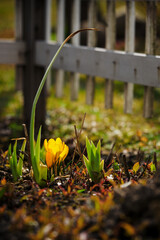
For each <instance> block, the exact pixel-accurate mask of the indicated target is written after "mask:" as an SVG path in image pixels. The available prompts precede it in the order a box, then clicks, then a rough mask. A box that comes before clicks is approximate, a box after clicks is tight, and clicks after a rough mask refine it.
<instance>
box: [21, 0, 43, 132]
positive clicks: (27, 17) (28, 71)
mask: <svg viewBox="0 0 160 240" xmlns="http://www.w3.org/2000/svg"><path fill="white" fill-rule="evenodd" d="M22 11H23V12H22V14H23V40H24V41H25V42H26V65H25V66H24V75H23V76H24V77H23V93H24V117H25V123H26V124H27V127H29V123H30V114H31V108H32V103H33V99H34V97H35V93H36V91H37V88H38V86H39V84H40V82H41V79H42V77H43V74H44V71H45V68H44V67H38V66H35V54H36V52H35V41H36V40H44V39H45V19H46V18H45V14H46V0H27V1H26V0H23V6H22ZM45 98H46V91H45V87H44V89H43V91H42V93H41V96H40V98H39V101H38V104H37V111H36V129H37V128H38V127H39V126H40V125H43V124H45V115H46V114H45V113H46V104H45Z"/></svg>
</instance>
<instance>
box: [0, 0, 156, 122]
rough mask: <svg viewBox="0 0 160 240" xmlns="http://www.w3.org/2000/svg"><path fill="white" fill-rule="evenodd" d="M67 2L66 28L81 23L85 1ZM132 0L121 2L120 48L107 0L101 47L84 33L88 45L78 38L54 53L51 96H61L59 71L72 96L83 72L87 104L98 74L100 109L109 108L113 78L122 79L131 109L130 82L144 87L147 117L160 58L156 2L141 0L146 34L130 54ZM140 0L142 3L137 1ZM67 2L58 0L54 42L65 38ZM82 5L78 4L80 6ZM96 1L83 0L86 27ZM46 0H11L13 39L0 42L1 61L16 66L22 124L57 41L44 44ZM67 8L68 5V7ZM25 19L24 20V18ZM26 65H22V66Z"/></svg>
mask: <svg viewBox="0 0 160 240" xmlns="http://www.w3.org/2000/svg"><path fill="white" fill-rule="evenodd" d="M69 2H70V5H69V6H70V12H71V14H70V15H71V23H72V24H71V30H72V31H73V30H76V28H80V27H81V22H80V15H81V13H82V10H81V8H82V6H83V3H84V2H86V1H84V0H72V1H69ZM135 2H136V1H125V0H124V3H125V6H126V9H125V19H126V20H125V40H124V41H125V51H116V50H115V45H116V31H117V29H116V1H115V0H107V1H106V3H107V4H106V5H107V9H106V19H107V25H106V26H105V35H106V43H105V48H97V47H96V42H97V37H96V35H95V33H93V32H88V33H87V34H88V41H87V46H86V47H85V46H80V37H79V36H77V37H76V38H75V39H74V40H73V41H72V43H71V44H66V45H65V47H64V48H63V50H62V51H61V53H60V54H59V56H58V58H57V60H56V62H55V64H54V66H53V67H54V68H55V69H58V70H57V74H56V86H55V88H56V95H57V97H61V96H62V95H63V82H64V80H63V78H64V71H70V72H71V79H72V80H71V84H72V87H71V88H72V94H71V99H72V100H75V99H77V97H78V86H79V74H78V73H83V74H86V75H87V78H86V95H87V97H86V102H87V103H88V104H92V103H93V99H94V88H95V79H94V77H96V76H100V77H103V78H104V79H105V91H104V94H105V107H106V108H110V107H112V99H113V89H114V88H113V82H114V81H113V80H119V81H122V82H124V83H125V88H124V95H125V109H124V111H125V112H126V113H131V112H132V102H133V90H134V84H141V85H143V86H145V94H144V116H145V117H151V116H152V112H153V87H158V88H159V87H160V56H155V50H156V30H157V26H156V20H157V17H156V13H157V5H158V4H160V2H159V1H152V0H150V1H149V0H148V1H144V4H146V21H145V25H146V38H145V54H140V53H135V52H134V51H135V21H136V7H135ZM142 2H143V1H142ZM65 3H66V0H59V1H57V11H58V12H57V15H58V18H57V19H58V20H57V23H58V24H59V25H58V28H57V40H58V42H59V43H61V42H62V40H63V39H64V36H65V12H66V6H65ZM80 3H81V4H80ZM97 3H98V1H96V0H89V1H88V19H87V22H88V27H95V26H96V24H97V23H96V22H97ZM50 4H51V1H50V0H28V1H25V0H16V5H15V6H16V22H17V27H18V29H17V30H16V33H17V34H16V40H15V41H4V40H3V41H2V40H1V41H0V64H15V65H16V66H17V72H19V71H20V74H17V78H22V79H23V91H24V116H25V118H26V122H27V123H28V122H29V119H30V110H31V105H32V100H33V98H34V95H35V92H36V89H37V87H38V84H39V82H40V80H41V77H42V76H43V73H44V71H45V68H46V66H47V65H48V64H49V62H50V60H51V58H52V56H53V55H54V53H55V52H56V50H57V48H58V46H59V43H55V42H49V35H50V19H49V18H50ZM67 7H68V5H67ZM28 19H29V20H28ZM23 66H25V68H24V67H23ZM45 97H46V94H45V91H44V93H43V94H42V96H41V100H40V105H39V108H38V112H39V114H38V122H39V123H42V122H44V119H45V117H44V116H45Z"/></svg>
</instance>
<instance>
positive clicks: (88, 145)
mask: <svg viewBox="0 0 160 240" xmlns="http://www.w3.org/2000/svg"><path fill="white" fill-rule="evenodd" d="M86 148H87V155H88V159H89V160H90V159H91V145H90V142H89V140H88V138H87V137H86Z"/></svg>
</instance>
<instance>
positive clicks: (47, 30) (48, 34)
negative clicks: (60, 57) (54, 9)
mask: <svg viewBox="0 0 160 240" xmlns="http://www.w3.org/2000/svg"><path fill="white" fill-rule="evenodd" d="M45 26H46V27H45V40H46V42H49V41H50V38H51V0H47V1H46V13H45ZM50 87H51V72H49V74H48V76H47V82H46V90H47V92H49V89H50Z"/></svg>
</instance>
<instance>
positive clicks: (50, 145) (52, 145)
mask: <svg viewBox="0 0 160 240" xmlns="http://www.w3.org/2000/svg"><path fill="white" fill-rule="evenodd" d="M55 143H56V141H55V140H54V139H53V138H51V139H49V141H48V148H52V147H54V145H55Z"/></svg>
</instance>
